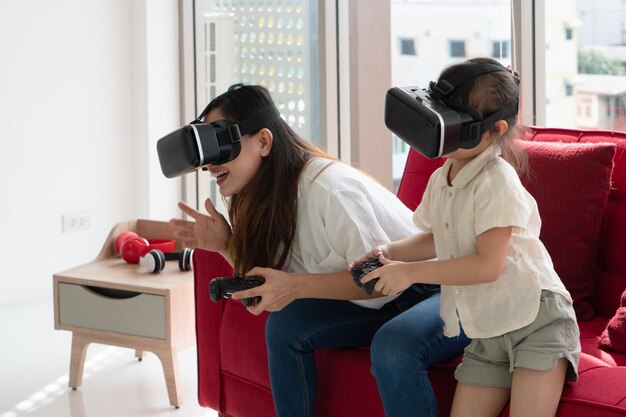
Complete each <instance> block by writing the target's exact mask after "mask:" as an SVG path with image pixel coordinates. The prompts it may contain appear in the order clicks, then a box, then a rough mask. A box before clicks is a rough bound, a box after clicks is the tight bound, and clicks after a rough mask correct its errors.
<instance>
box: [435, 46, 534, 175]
mask: <svg viewBox="0 0 626 417" xmlns="http://www.w3.org/2000/svg"><path fill="white" fill-rule="evenodd" d="M477 64H494V65H500V63H499V62H498V61H496V60H495V59H492V58H472V59H469V60H467V61H465V62H463V63H460V64H456V65H452V66H450V67H448V68H446V69H445V70H444V71H443V72H442V73H441V76H440V77H439V79H440V80H441V79H448V78H450V77H452V76H453V75H455V74H457V73H459V72H461V71H463V70H465V69H467V68H468V67H470V66H472V65H477ZM519 83H520V81H519V79H518V78H517V76H516V75H514V74H513V72H512V71H495V72H490V73H487V74H484V75H480V76H478V77H476V78H474V79H472V80H470V81H468V82H467V83H465V84H464V85H462V86H460V87H459V88H458V89H457V90H455V91H454V92H453V93H452V94H451V95H450V96H449V97H448V99H449V100H450V101H453V102H457V103H459V104H464V105H467V106H470V107H473V108H475V109H476V110H478V111H480V112H481V113H482V115H483V117H488V116H489V115H491V114H493V113H495V112H497V111H498V110H500V109H503V108H505V107H506V106H508V105H510V104H511V103H514V102H519ZM504 120H505V121H506V122H507V124H508V126H509V128H508V130H507V131H506V133H505V134H504V135H502V136H501V137H499V138H498V139H497V143H498V144H499V145H500V148H501V149H502V157H503V158H504V159H505V160H506V161H508V162H509V163H510V164H511V165H512V166H513V167H514V168H515V170H516V171H517V173H518V175H520V176H524V175H527V174H528V173H529V167H528V157H527V155H526V153H525V152H524V151H523V150H522V149H521V147H520V146H518V144H517V141H518V140H522V138H523V136H524V135H523V133H524V130H526V128H525V127H523V126H520V125H519V124H518V122H517V115H515V116H511V117H509V118H508V119H504ZM495 129H496V128H495V126H492V127H491V128H490V129H489V132H490V133H491V134H492V135H495V134H496V130H495Z"/></svg>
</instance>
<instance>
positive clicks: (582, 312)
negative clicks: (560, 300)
mask: <svg viewBox="0 0 626 417" xmlns="http://www.w3.org/2000/svg"><path fill="white" fill-rule="evenodd" d="M519 143H520V146H521V147H522V148H523V149H525V150H526V152H527V154H528V159H529V164H530V169H531V173H530V174H529V175H527V176H525V177H524V178H523V179H522V182H523V183H524V186H525V187H526V188H527V189H528V191H529V192H530V193H531V194H532V195H533V196H534V197H535V199H536V200H537V205H538V206H539V214H540V215H541V220H542V227H541V236H540V238H541V241H542V242H543V243H544V245H545V246H546V248H547V249H548V252H549V253H550V256H551V257H552V261H553V263H554V268H555V269H556V271H557V273H558V274H559V276H560V277H561V280H562V281H563V283H564V284H565V286H566V287H567V289H568V290H569V292H570V293H571V295H572V298H573V299H574V308H575V309H576V315H577V317H578V319H579V320H590V319H592V318H593V315H594V313H593V307H592V302H593V295H594V279H595V277H596V276H597V275H598V273H599V271H598V269H597V260H598V253H599V247H600V231H601V228H602V218H603V214H604V209H605V208H606V204H607V197H608V195H609V190H610V178H611V167H612V160H613V156H614V155H615V145H614V144H611V143H560V142H527V141H520V142H519Z"/></svg>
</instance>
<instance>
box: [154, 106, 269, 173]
mask: <svg viewBox="0 0 626 417" xmlns="http://www.w3.org/2000/svg"><path fill="white" fill-rule="evenodd" d="M208 112H209V107H208V106H207V108H206V109H204V111H203V112H202V113H201V114H200V116H198V118H197V119H196V120H194V121H192V122H191V123H189V124H188V125H185V126H183V127H182V128H180V129H177V130H175V131H173V132H172V133H170V134H168V135H166V136H164V137H162V138H161V139H159V140H158V141H157V154H158V156H159V163H160V164H161V171H162V172H163V175H165V176H166V177H167V178H174V177H178V176H180V175H183V174H188V173H190V172H193V171H195V170H197V169H198V168H205V167H206V166H208V165H219V164H223V163H225V162H228V161H232V160H233V159H235V158H236V157H237V156H238V155H239V152H240V151H241V137H242V136H245V135H247V134H249V133H252V132H256V131H258V130H259V129H261V128H262V127H265V126H268V125H269V124H270V123H271V122H273V121H274V120H275V119H276V118H278V117H280V113H279V112H278V110H277V109H276V107H274V106H269V107H266V108H265V109H263V110H261V111H260V112H258V113H257V114H255V115H253V116H251V117H249V118H247V119H245V120H243V121H241V122H239V123H232V122H228V121H226V120H218V121H215V122H211V123H204V122H203V121H202V119H204V117H205V116H206V115H207V114H208Z"/></svg>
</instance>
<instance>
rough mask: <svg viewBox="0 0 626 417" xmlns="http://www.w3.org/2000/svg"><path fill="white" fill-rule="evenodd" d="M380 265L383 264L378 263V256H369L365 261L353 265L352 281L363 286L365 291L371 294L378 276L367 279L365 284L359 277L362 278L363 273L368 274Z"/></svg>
mask: <svg viewBox="0 0 626 417" xmlns="http://www.w3.org/2000/svg"><path fill="white" fill-rule="evenodd" d="M381 266H383V264H381V263H380V261H379V260H378V258H370V259H368V260H367V261H364V262H361V263H360V264H357V265H355V266H354V268H352V271H351V272H352V278H353V279H354V283H355V284H356V285H358V286H359V287H361V288H363V290H364V291H365V292H366V293H368V294H371V293H372V291H373V290H374V285H376V283H377V282H378V278H374V279H372V280H370V281H367V282H366V283H365V284H363V283H362V282H361V278H363V277H364V276H365V275H367V274H369V273H370V272H372V271H373V270H375V269H378V268H380V267H381Z"/></svg>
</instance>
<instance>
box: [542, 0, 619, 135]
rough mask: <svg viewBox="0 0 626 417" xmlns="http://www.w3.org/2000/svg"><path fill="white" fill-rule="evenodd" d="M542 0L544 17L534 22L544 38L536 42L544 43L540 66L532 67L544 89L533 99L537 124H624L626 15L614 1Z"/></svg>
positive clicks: (596, 126)
mask: <svg viewBox="0 0 626 417" xmlns="http://www.w3.org/2000/svg"><path fill="white" fill-rule="evenodd" d="M544 4H545V6H544V7H545V20H544V21H543V22H538V23H539V24H541V25H543V29H544V30H543V32H544V33H545V35H544V36H545V39H541V38H539V39H537V43H545V44H546V45H547V46H546V50H545V56H543V57H542V59H544V60H545V66H543V67H539V68H537V69H536V70H535V71H536V73H537V74H542V76H543V77H544V79H545V81H544V84H543V85H540V86H539V87H538V88H542V89H543V92H544V94H545V99H541V98H538V99H537V108H538V117H539V124H545V125H546V126H551V127H564V128H580V129H611V130H626V123H625V122H624V111H623V109H624V104H623V103H624V92H626V70H625V65H626V47H624V46H623V45H624V44H626V35H625V33H624V30H623V27H624V25H625V24H626V17H625V15H624V13H620V12H616V7H618V6H617V4H618V2H613V1H609V2H598V1H580V0H562V1H560V2H550V1H545V2H544ZM619 7H620V8H623V6H619ZM563 28H565V36H563ZM542 72H543V73H542ZM563 85H564V86H565V88H564V89H563ZM540 93H541V91H539V92H538V94H540ZM542 106H543V107H542Z"/></svg>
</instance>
